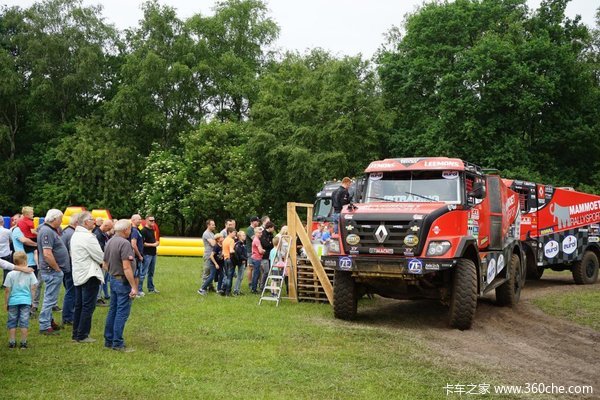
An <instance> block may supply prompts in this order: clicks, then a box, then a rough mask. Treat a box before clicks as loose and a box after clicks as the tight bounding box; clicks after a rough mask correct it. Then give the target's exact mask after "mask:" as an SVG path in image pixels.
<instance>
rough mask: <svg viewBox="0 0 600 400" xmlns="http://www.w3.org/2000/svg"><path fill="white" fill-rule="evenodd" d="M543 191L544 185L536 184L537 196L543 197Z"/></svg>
mask: <svg viewBox="0 0 600 400" xmlns="http://www.w3.org/2000/svg"><path fill="white" fill-rule="evenodd" d="M544 192H545V190H544V186H543V185H540V186H538V197H544Z"/></svg>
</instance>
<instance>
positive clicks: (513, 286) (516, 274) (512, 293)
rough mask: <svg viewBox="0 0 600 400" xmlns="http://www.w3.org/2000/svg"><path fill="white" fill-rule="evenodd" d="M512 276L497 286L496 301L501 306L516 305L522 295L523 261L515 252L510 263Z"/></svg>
mask: <svg viewBox="0 0 600 400" xmlns="http://www.w3.org/2000/svg"><path fill="white" fill-rule="evenodd" d="M509 268H510V269H509V274H510V278H508V280H507V281H506V282H504V283H503V284H502V285H500V286H498V287H497V288H496V303H498V305H500V306H505V307H514V306H516V305H517V303H518V302H519V298H520V297H521V288H522V286H523V280H522V276H521V261H520V260H519V256H517V255H516V254H513V255H512V257H511V259H510V265H509Z"/></svg>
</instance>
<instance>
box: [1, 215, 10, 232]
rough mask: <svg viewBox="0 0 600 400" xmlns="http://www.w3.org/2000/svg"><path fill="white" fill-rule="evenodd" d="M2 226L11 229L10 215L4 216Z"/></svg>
mask: <svg viewBox="0 0 600 400" xmlns="http://www.w3.org/2000/svg"><path fill="white" fill-rule="evenodd" d="M2 226H4V227H5V228H6V229H10V217H4V216H3V217H2Z"/></svg>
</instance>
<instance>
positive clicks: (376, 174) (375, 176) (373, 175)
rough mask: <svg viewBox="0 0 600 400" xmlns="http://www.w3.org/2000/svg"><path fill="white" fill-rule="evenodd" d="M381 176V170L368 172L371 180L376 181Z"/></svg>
mask: <svg viewBox="0 0 600 400" xmlns="http://www.w3.org/2000/svg"><path fill="white" fill-rule="evenodd" d="M381 178H383V172H371V173H370V174H369V179H370V180H372V181H378V180H380V179H381Z"/></svg>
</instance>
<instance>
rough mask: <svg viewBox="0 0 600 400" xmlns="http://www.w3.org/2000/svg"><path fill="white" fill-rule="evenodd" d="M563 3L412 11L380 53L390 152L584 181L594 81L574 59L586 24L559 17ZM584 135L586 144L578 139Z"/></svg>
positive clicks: (508, 0) (591, 153) (592, 161)
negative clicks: (390, 119) (390, 117)
mask: <svg viewBox="0 0 600 400" xmlns="http://www.w3.org/2000/svg"><path fill="white" fill-rule="evenodd" d="M566 3H567V1H563V0H554V1H544V2H542V4H541V6H540V9H539V10H538V11H537V12H535V13H533V14H530V13H529V10H528V8H527V6H526V4H525V1H522V0H503V1H492V0H482V1H475V0H459V1H456V2H453V3H443V4H439V3H431V4H427V5H424V6H423V7H422V8H421V9H420V10H419V11H418V12H416V13H415V14H412V15H411V16H409V17H408V19H407V20H406V25H405V28H406V34H405V35H404V37H402V38H401V39H400V41H399V42H398V44H397V47H396V49H395V50H394V51H384V52H382V54H381V55H380V58H379V60H378V62H379V72H380V75H381V79H382V83H383V89H384V96H385V98H386V105H387V106H388V107H389V108H390V109H391V110H392V112H393V114H394V134H393V135H392V142H391V143H392V151H393V152H395V153H397V154H398V155H411V156H412V155H441V156H444V155H445V156H456V157H461V158H465V159H468V160H470V161H472V162H475V163H479V164H482V165H483V166H492V167H495V168H499V169H503V170H505V172H506V173H508V174H509V175H511V174H514V173H515V172H518V173H519V174H523V175H525V176H523V175H521V176H519V177H520V178H524V179H527V178H533V177H536V176H541V177H543V178H544V179H547V180H548V182H552V183H555V184H560V183H567V182H569V183H570V184H571V185H572V184H573V183H586V182H587V183H590V182H591V180H590V175H589V173H587V171H586V169H588V168H589V166H591V165H596V164H597V163H598V161H600V158H599V156H598V154H599V153H598V151H597V150H598V149H596V147H595V146H596V143H597V140H595V139H596V138H597V135H598V132H597V131H596V132H595V133H594V128H593V126H594V125H595V120H596V121H597V106H596V105H594V102H593V101H590V98H593V97H594V94H593V92H594V91H595V90H596V89H595V88H597V81H596V82H594V80H593V79H592V74H590V72H589V68H588V67H586V65H585V63H584V62H582V59H581V55H582V51H583V49H584V48H585V47H586V46H587V43H589V40H590V36H589V33H588V31H587V29H586V27H585V26H583V25H581V24H580V23H579V20H578V19H575V20H570V19H568V18H566V17H565V16H564V9H565V6H566ZM582 44H583V45H582ZM596 104H597V103H596ZM584 137H585V138H589V139H592V142H593V144H592V145H591V146H592V148H590V147H589V146H586V147H587V149H584V148H583V147H582V146H580V145H579V143H583V140H582V138H584ZM565 149H569V150H570V151H568V152H565V151H564V150H565ZM582 157H583V159H585V160H586V161H585V163H581V162H578V161H577V160H580V159H582Z"/></svg>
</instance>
